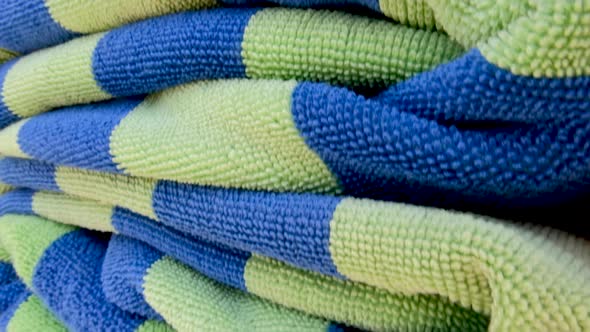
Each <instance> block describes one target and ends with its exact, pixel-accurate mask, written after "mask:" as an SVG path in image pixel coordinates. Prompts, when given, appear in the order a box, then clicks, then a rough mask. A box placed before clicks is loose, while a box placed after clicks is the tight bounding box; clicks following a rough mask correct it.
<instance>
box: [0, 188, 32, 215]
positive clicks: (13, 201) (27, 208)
mask: <svg viewBox="0 0 590 332" xmlns="http://www.w3.org/2000/svg"><path fill="white" fill-rule="evenodd" d="M34 194H35V192H34V191H32V190H29V189H17V190H13V191H10V192H7V193H5V194H4V195H1V196H0V216H3V215H5V214H8V213H12V214H27V215H29V214H34V212H33V195H34Z"/></svg>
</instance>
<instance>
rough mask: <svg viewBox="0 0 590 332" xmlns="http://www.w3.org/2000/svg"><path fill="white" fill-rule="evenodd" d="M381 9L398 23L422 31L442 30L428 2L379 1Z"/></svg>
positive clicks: (410, 0) (413, 0) (411, 0)
mask: <svg viewBox="0 0 590 332" xmlns="http://www.w3.org/2000/svg"><path fill="white" fill-rule="evenodd" d="M379 8H380V9H381V12H383V14H384V15H385V16H387V17H391V18H393V19H394V20H395V21H396V22H399V23H401V24H404V25H407V26H410V27H413V28H420V29H428V30H432V29H434V28H437V29H439V30H441V29H442V27H441V26H440V23H439V22H437V21H436V19H435V15H434V12H433V11H432V8H430V6H429V5H428V0H379Z"/></svg>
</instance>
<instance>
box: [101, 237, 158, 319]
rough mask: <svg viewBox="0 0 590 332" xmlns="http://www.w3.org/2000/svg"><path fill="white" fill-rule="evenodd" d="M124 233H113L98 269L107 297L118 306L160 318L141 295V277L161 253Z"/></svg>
mask: <svg viewBox="0 0 590 332" xmlns="http://www.w3.org/2000/svg"><path fill="white" fill-rule="evenodd" d="M136 243H138V242H137V241H135V240H131V239H129V238H127V237H125V236H120V235H113V236H112V237H111V240H110V241H109V247H108V249H107V253H106V256H105V260H104V263H103V270H102V277H101V282H102V288H103V290H104V293H105V296H106V298H107V300H109V301H110V302H112V303H114V304H116V305H117V306H119V307H120V308H121V309H123V310H125V311H129V312H132V313H137V314H140V315H142V316H145V317H148V318H152V319H162V317H161V316H160V315H159V314H158V313H157V312H156V311H155V310H154V309H152V307H150V305H149V304H148V303H147V302H146V301H145V299H144V297H143V278H144V276H145V275H146V273H147V270H148V269H149V268H150V267H151V266H152V264H154V262H156V261H157V260H159V259H160V258H162V256H163V254H162V253H161V252H159V251H157V250H155V249H153V248H151V247H149V246H146V245H143V244H138V245H137V244H136Z"/></svg>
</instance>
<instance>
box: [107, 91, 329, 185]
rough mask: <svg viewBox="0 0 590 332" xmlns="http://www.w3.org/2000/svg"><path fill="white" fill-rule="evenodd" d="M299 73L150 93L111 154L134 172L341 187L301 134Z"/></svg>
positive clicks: (115, 138) (209, 181) (207, 181)
mask: <svg viewBox="0 0 590 332" xmlns="http://www.w3.org/2000/svg"><path fill="white" fill-rule="evenodd" d="M295 85H296V82H294V81H268V80H261V81H255V80H225V81H205V82H197V83H192V84H187V85H184V86H180V87H177V88H172V89H169V90H166V91H164V92H162V93H158V94H155V95H152V96H150V97H148V98H147V99H146V100H145V101H144V102H143V103H142V104H140V105H139V106H137V107H136V108H135V109H134V110H133V111H132V112H131V113H130V114H129V115H127V116H126V117H125V118H124V119H123V120H122V121H121V123H120V124H119V125H118V126H117V128H116V129H115V130H114V131H113V134H112V135H111V144H110V147H111V155H112V156H113V160H114V161H115V162H116V163H117V165H118V167H119V168H120V169H123V170H124V171H125V173H127V174H131V175H134V176H143V177H150V178H156V179H167V180H176V181H180V182H187V183H196V184H200V185H215V186H221V187H233V188H236V187H237V188H247V189H265V190H274V191H295V192H308V191H312V192H321V193H337V192H339V190H340V189H339V187H338V183H337V181H336V178H335V177H334V176H333V175H332V174H331V172H330V170H329V169H328V167H327V166H326V165H325V164H324V163H323V161H322V160H321V159H320V158H319V156H317V155H316V154H315V152H314V151H312V150H311V149H310V148H309V147H308V146H307V145H306V144H305V142H304V140H303V138H302V137H301V136H300V135H299V132H298V130H297V128H296V127H295V123H294V122H293V119H292V116H291V107H290V106H291V94H292V92H293V89H294V88H295Z"/></svg>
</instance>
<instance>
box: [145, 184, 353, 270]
mask: <svg viewBox="0 0 590 332" xmlns="http://www.w3.org/2000/svg"><path fill="white" fill-rule="evenodd" d="M339 202H340V198H337V197H331V196H320V195H298V194H287V193H281V194H277V193H267V192H254V191H243V190H232V189H221V188H208V187H200V186H195V185H186V184H179V183H175V182H169V181H160V182H159V183H158V185H157V186H156V189H155V190H154V194H153V206H154V211H155V213H156V215H157V218H158V220H159V221H161V222H162V223H164V224H166V225H168V226H170V227H172V228H174V229H177V230H179V231H180V232H182V233H187V234H192V235H193V236H196V237H199V238H202V239H206V240H209V241H215V242H219V243H223V244H225V245H227V246H230V247H232V248H237V249H240V250H244V251H249V252H255V253H259V254H262V255H264V256H268V257H273V258H276V259H279V260H282V261H285V262H288V263H291V264H293V265H295V266H298V267H301V268H304V269H309V270H312V271H317V272H320V273H323V274H327V275H331V276H336V277H342V276H341V275H340V274H339V273H338V271H337V269H336V266H335V265H334V262H333V261H332V258H331V256H330V249H329V246H330V221H331V219H332V214H333V212H334V210H335V208H336V205H337V204H338V203H339Z"/></svg>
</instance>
